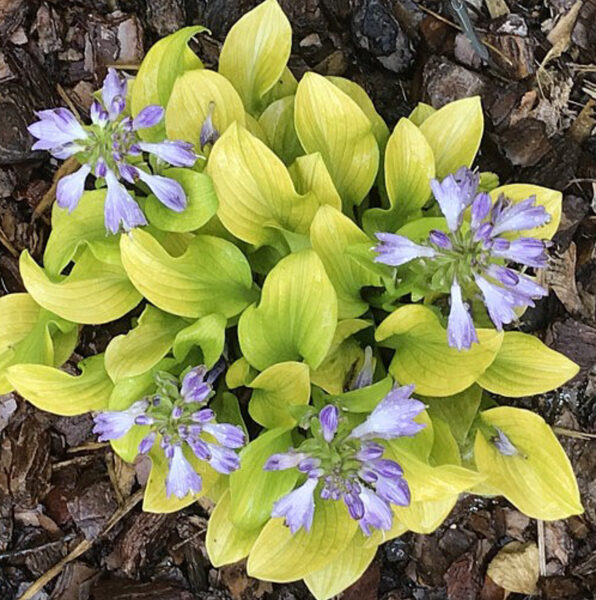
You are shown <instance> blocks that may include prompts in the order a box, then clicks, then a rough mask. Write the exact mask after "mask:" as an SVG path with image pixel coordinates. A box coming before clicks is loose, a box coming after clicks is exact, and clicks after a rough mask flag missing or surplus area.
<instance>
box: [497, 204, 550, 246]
mask: <svg viewBox="0 0 596 600" xmlns="http://www.w3.org/2000/svg"><path fill="white" fill-rule="evenodd" d="M535 202H536V196H530V197H529V198H526V199H525V200H522V201H521V202H516V203H510V204H505V202H504V201H502V202H501V203H500V204H499V210H498V211H497V214H496V215H495V217H494V218H493V226H494V229H493V235H494V236H497V235H499V234H501V233H505V232H507V231H523V230H525V229H534V228H535V227H541V226H542V225H545V224H546V223H548V222H549V221H550V215H549V214H548V212H546V209H545V208H544V206H536V205H535Z"/></svg>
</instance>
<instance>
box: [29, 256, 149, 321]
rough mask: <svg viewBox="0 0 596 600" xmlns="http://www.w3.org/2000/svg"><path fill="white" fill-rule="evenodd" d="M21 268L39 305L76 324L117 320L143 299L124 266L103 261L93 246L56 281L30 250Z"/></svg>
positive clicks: (30, 291)
mask: <svg viewBox="0 0 596 600" xmlns="http://www.w3.org/2000/svg"><path fill="white" fill-rule="evenodd" d="M20 269H21V276H22V277H23V283H24V284H25V287H26V288H27V291H28V292H29V293H30V294H31V296H32V297H33V299H34V300H35V301H36V302H37V303H38V304H40V305H41V306H43V307H44V308H46V309H47V310H50V311H52V312H54V313H56V314H57V315H59V316H60V317H62V318H63V319H67V320H69V321H73V322H75V323H82V324H85V325H86V324H99V323H107V322H109V321H114V320H115V319H118V318H120V317H121V316H123V315H125V314H126V313H127V312H128V311H130V310H132V309H133V308H134V307H135V306H136V305H137V304H138V303H139V302H140V300H141V295H140V294H139V293H138V292H137V290H135V288H134V287H133V285H132V284H131V283H130V281H129V280H128V277H127V276H126V273H125V272H124V269H123V268H122V266H121V265H115V264H108V263H104V262H100V261H98V260H97V259H96V258H95V256H94V255H93V253H92V252H91V251H90V250H89V249H87V250H85V252H84V253H83V254H82V255H81V256H80V258H79V259H78V260H77V262H76V264H75V266H74V267H73V269H72V271H71V272H70V274H69V275H67V276H65V277H56V278H55V279H56V281H53V280H52V279H50V277H49V276H48V274H46V273H45V271H44V270H43V269H42V268H41V267H39V266H38V265H37V264H36V263H35V261H34V260H33V259H32V258H31V256H30V255H29V253H28V252H27V251H25V252H23V254H21V260H20Z"/></svg>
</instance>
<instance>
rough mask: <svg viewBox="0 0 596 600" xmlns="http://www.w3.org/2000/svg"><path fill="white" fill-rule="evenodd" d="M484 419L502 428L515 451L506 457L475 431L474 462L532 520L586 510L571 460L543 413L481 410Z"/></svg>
mask: <svg viewBox="0 0 596 600" xmlns="http://www.w3.org/2000/svg"><path fill="white" fill-rule="evenodd" d="M482 421H483V422H484V423H486V424H488V425H492V426H493V427H498V428H499V429H500V430H501V431H503V433H504V434H505V435H506V436H507V437H508V438H509V440H510V441H511V443H512V444H513V445H514V446H515V447H516V448H517V450H518V451H519V454H517V455H515V456H504V455H503V454H501V453H500V452H499V451H498V450H497V448H496V446H495V445H494V444H493V443H492V442H489V441H488V440H487V439H486V438H485V437H484V435H483V433H482V432H481V430H480V429H479V430H478V431H477V433H476V443H475V446H474V460H475V461H476V466H477V467H478V470H479V471H480V472H481V473H484V474H485V475H486V476H487V481H486V482H487V484H489V485H490V486H491V487H492V488H495V489H496V490H498V491H499V493H501V494H503V496H505V498H507V500H509V501H510V502H511V503H512V504H514V505H515V506H516V507H517V508H518V509H519V510H520V511H521V512H523V513H524V514H526V515H528V516H529V517H532V518H534V519H542V520H544V521H552V520H557V519H565V518H567V517H569V516H571V515H578V514H581V513H582V512H583V511H584V509H583V507H582V505H581V500H580V496H579V490H578V488H577V482H576V480H575V476H574V475H573V469H572V467H571V464H570V462H569V459H568V458H567V455H566V454H565V451H564V450H563V448H562V447H561V445H560V444H559V441H558V440H557V438H556V437H555V435H554V434H553V432H552V430H551V428H550V427H549V426H548V425H547V424H546V423H545V422H544V420H543V419H542V418H541V417H539V416H538V415H536V414H534V413H532V412H530V411H528V410H523V409H521V408H512V407H509V406H501V407H498V408H493V409H490V410H487V411H485V412H483V413H482Z"/></svg>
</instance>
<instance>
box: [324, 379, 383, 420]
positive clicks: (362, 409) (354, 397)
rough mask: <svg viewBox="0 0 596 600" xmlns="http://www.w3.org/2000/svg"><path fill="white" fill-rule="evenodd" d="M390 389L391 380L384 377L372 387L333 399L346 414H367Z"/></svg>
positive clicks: (339, 395)
mask: <svg viewBox="0 0 596 600" xmlns="http://www.w3.org/2000/svg"><path fill="white" fill-rule="evenodd" d="M392 387H393V378H392V377H385V378H384V379H381V381H377V382H376V383H373V384H372V385H369V386H366V387H363V388H359V389H355V390H351V391H349V392H345V393H343V394H338V395H337V396H334V398H335V400H337V402H339V404H340V405H341V406H342V408H344V409H345V410H347V411H348V412H353V413H368V412H372V411H373V410H374V408H375V407H376V406H377V404H378V403H379V402H380V401H381V400H382V399H383V398H384V397H385V396H386V395H387V394H388V393H389V392H390V391H391V388H392Z"/></svg>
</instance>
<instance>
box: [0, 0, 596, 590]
mask: <svg viewBox="0 0 596 600" xmlns="http://www.w3.org/2000/svg"><path fill="white" fill-rule="evenodd" d="M255 4H256V2H253V1H248V0H146V1H141V0H138V1H137V0H128V1H127V0H121V1H118V0H79V1H71V2H63V1H62V2H61V1H59V0H55V1H48V2H40V1H39V0H0V295H1V294H4V293H8V292H14V291H20V290H22V289H23V288H22V284H21V282H20V279H19V276H18V268H17V264H18V254H19V253H20V251H21V250H23V249H25V248H26V249H28V250H29V251H30V252H31V253H32V254H33V256H34V257H35V258H37V259H39V258H40V257H41V253H42V250H43V247H44V242H45V240H46V239H47V235H48V217H47V214H42V215H41V216H40V217H39V218H36V219H34V218H33V211H34V210H35V208H36V207H37V206H38V204H39V203H40V201H41V199H42V198H43V196H44V194H45V193H46V192H47V191H48V189H49V187H50V185H51V180H52V176H53V172H54V171H55V168H56V164H55V163H54V162H52V161H50V160H48V159H47V157H46V156H43V155H36V154H33V153H31V152H30V150H29V147H30V143H31V140H30V139H29V138H28V134H27V133H26V130H25V125H26V124H27V123H28V122H31V120H32V111H33V110H34V109H40V108H44V107H48V106H52V105H58V104H63V103H64V101H65V98H68V99H69V101H70V102H72V103H73V104H74V105H75V106H76V108H77V109H78V110H79V111H80V112H81V114H83V115H85V114H86V111H87V107H88V106H89V102H90V96H91V93H92V91H93V89H94V88H95V87H97V84H98V82H100V81H101V80H102V78H103V75H104V74H105V65H108V64H113V63H118V64H129V65H135V64H138V63H139V62H140V60H141V59H142V57H143V55H144V52H145V50H146V49H147V48H148V47H149V46H150V44H151V43H152V42H153V41H155V40H156V39H157V38H158V37H160V36H162V35H165V34H167V33H169V32H171V31H173V30H175V29H177V28H179V27H180V26H182V25H184V24H190V23H196V22H198V23H201V24H203V25H206V26H207V27H209V28H210V29H211V31H212V37H209V36H204V37H201V40H200V41H199V46H200V47H199V48H198V50H199V52H200V54H201V56H202V58H204V59H205V60H206V62H207V64H208V66H213V65H215V64H216V57H217V54H218V48H219V46H220V42H221V40H222V39H223V37H224V35H225V33H226V31H227V30H228V29H229V27H230V26H231V24H232V23H233V22H234V21H235V20H236V19H237V18H238V17H239V16H240V15H241V14H243V13H244V12H246V11H247V10H248V9H250V8H252V6H254V5H255ZM281 4H282V6H283V7H284V9H285V10H286V12H287V14H288V16H289V17H290V19H291V21H292V24H293V27H294V53H293V55H292V59H291V63H290V64H291V67H292V69H293V70H294V72H295V73H296V75H297V76H299V75H300V74H301V73H302V72H304V71H305V70H306V69H315V70H317V71H319V72H321V73H323V74H334V75H345V76H348V77H351V78H353V79H355V80H356V81H357V82H359V83H360V84H362V85H363V86H364V87H365V88H366V89H367V91H368V92H369V93H370V95H371V96H372V97H373V99H374V101H375V104H376V106H377V108H378V110H379V111H380V112H381V113H382V114H383V116H384V117H385V119H386V121H387V123H388V124H389V125H390V126H391V127H392V126H393V125H394V124H395V122H396V121H397V119H398V118H399V117H400V116H403V115H405V114H407V113H408V112H409V111H410V110H411V108H412V107H413V105H414V104H415V102H416V101H418V100H425V101H428V102H431V103H432V104H433V105H435V106H440V105H442V104H444V103H445V102H448V101H450V100H453V99H455V98H458V97H461V96H464V95H471V94H481V95H482V97H483V103H484V107H485V112H486V122H487V131H486V134H485V138H484V141H483V145H482V150H481V156H480V165H481V167H482V169H490V170H494V171H497V172H498V173H499V174H500V175H501V179H502V181H503V182H507V181H509V180H516V181H526V182H533V183H538V184H542V185H546V186H549V187H553V188H556V189H559V190H562V191H563V192H564V204H563V208H564V218H563V222H562V226H561V231H560V232H559V234H558V235H557V237H556V239H555V241H556V245H555V247H554V248H553V250H552V259H553V264H554V267H553V269H552V270H551V271H550V273H549V275H548V276H547V279H548V283H549V284H550V287H551V290H552V291H551V294H550V296H549V297H548V298H547V299H545V300H544V301H542V302H540V303H539V305H538V306H537V308H536V309H535V310H533V311H531V312H529V313H528V314H527V315H526V317H525V318H524V323H523V325H522V327H523V329H524V330H525V331H532V332H535V333H536V334H537V335H539V336H540V337H541V338H542V339H544V340H545V341H546V342H547V343H548V344H549V345H551V346H552V347H554V348H556V349H557V350H559V351H561V352H563V353H565V354H567V355H568V356H570V357H571V358H573V359H574V360H575V361H577V362H578V363H579V364H580V365H581V366H582V372H581V374H580V375H579V376H578V377H577V378H576V380H575V381H574V382H571V383H570V384H569V385H568V386H566V387H565V388H564V389H562V390H560V391H558V392H556V393H551V394H547V395H545V396H541V397H537V398H527V399H522V400H521V401H518V402H516V405H519V406H523V407H528V408H532V409H534V410H536V411H537V412H539V413H540V414H542V415H543V416H544V417H545V418H546V419H547V420H548V421H549V423H551V424H553V425H556V426H558V427H562V428H566V429H571V430H575V431H583V432H592V433H594V432H596V373H595V370H594V364H595V363H596V323H595V322H594V313H595V311H594V307H595V295H596V275H595V273H596V254H595V249H594V244H595V237H596V236H595V233H596V216H595V211H596V202H595V200H594V196H595V190H596V184H595V178H596V137H594V135H591V131H593V127H594V121H593V120H592V118H591V117H590V114H589V113H590V110H591V108H592V106H593V104H594V100H595V99H596V83H595V82H596V66H595V63H596V2H595V1H594V0H584V1H583V3H582V2H579V3H577V7H576V9H575V10H578V9H579V12H578V13H572V15H577V18H575V17H574V18H571V17H569V16H568V17H567V18H565V17H564V16H563V17H561V15H565V14H566V13H567V11H569V9H570V8H571V7H572V6H573V5H574V4H576V3H575V1H574V0H536V1H534V0H526V1H523V2H512V1H510V0H508V1H507V4H509V6H510V7H511V8H512V9H514V12H515V14H510V15H509V16H506V15H503V16H501V17H496V18H492V19H491V18H490V15H489V10H488V8H487V7H490V9H491V10H493V11H494V10H495V7H497V8H498V7H499V6H501V7H502V6H503V5H504V2H502V1H499V2H498V1H497V0H487V1H486V2H483V1H482V0H474V1H472V2H470V4H471V5H472V6H471V13H472V17H473V19H474V20H475V21H476V23H477V26H478V27H479V29H480V30H481V31H483V32H484V33H485V39H486V40H487V41H488V42H489V43H490V44H491V45H492V46H493V47H494V48H496V49H497V51H498V52H496V51H491V56H492V63H493V64H492V65H491V66H490V67H487V66H483V67H482V66H481V65H480V64H479V61H478V59H477V57H476V56H475V54H474V53H473V52H472V50H471V48H470V44H469V42H468V40H467V38H466V37H465V36H463V35H462V34H458V31H457V29H455V28H454V27H453V26H452V25H450V24H449V23H446V22H445V21H444V20H442V19H440V18H437V17H435V16H432V15H431V14H430V13H429V12H428V10H423V8H426V9H430V10H431V11H433V12H437V13H440V14H441V15H443V18H446V19H447V20H449V21H453V15H452V14H451V13H450V12H449V10H448V6H447V5H448V2H443V3H441V2H435V1H430V0H429V1H428V2H423V3H420V4H423V5H424V7H420V6H419V3H415V2H413V1H412V0H397V1H390V0H281ZM567 14H568V13H567ZM493 16H494V12H493ZM561 18H562V19H563V20H562V22H561ZM555 22H558V23H559V25H557V27H556V28H555V29H554V30H553V26H554V24H555ZM549 32H550V33H549ZM547 36H548V37H547ZM553 46H554V48H555V50H556V51H555V52H553V51H552V50H551V48H552V47H553ZM549 50H551V53H550V54H551V55H554V56H553V60H552V61H549V62H548V64H547V66H546V68H545V70H542V71H541V72H540V73H537V71H538V66H539V64H540V63H542V61H543V60H544V59H545V57H547V53H549ZM115 327H118V325H116V326H115ZM113 334H114V331H112V332H108V331H107V328H106V327H102V328H101V330H99V329H92V328H86V329H85V330H84V332H83V336H82V341H81V345H80V346H79V348H78V349H77V352H78V353H80V355H82V356H84V355H88V354H94V353H96V352H98V351H101V350H102V349H103V348H104V347H105V345H106V343H107V342H108V341H109V338H110V337H111V336H112V335H113ZM90 432H91V420H90V418H89V417H86V416H85V417H80V418H75V419H72V418H70V419H64V418H58V417H54V416H51V415H48V414H45V413H41V412H39V411H37V410H35V409H33V408H32V407H30V406H28V405H26V404H24V403H23V402H22V401H20V399H18V398H16V397H14V396H12V395H9V396H5V397H0V598H2V600H12V599H13V598H17V597H19V596H20V595H21V594H23V593H24V591H25V590H26V589H27V588H28V587H29V586H30V584H31V583H32V582H33V581H35V580H37V578H39V577H41V576H43V574H44V573H46V572H47V571H48V570H49V569H50V568H51V567H52V566H53V565H55V564H56V563H58V561H60V560H61V559H62V558H63V557H64V556H66V555H67V554H68V553H69V552H72V551H73V550H75V549H78V550H85V549H86V548H87V546H85V544H86V542H85V540H86V539H88V540H91V541H93V540H96V539H97V537H98V536H100V537H99V539H97V541H95V542H94V543H93V544H89V546H92V547H91V549H89V550H88V551H87V552H86V553H85V554H82V555H81V556H79V557H77V558H76V559H75V560H72V561H70V562H69V564H68V566H66V568H64V569H63V570H62V571H61V572H60V574H59V575H58V576H57V577H56V578H55V579H53V580H51V583H50V584H49V585H47V586H46V587H45V588H44V589H43V590H42V591H40V592H39V594H38V595H36V596H35V598H36V599H37V600H45V599H47V598H51V599H52V600H133V599H134V600H157V599H159V600H174V599H176V600H178V599H181V600H192V599H203V600H211V599H214V600H215V599H219V598H233V599H234V600H240V599H244V600H251V599H253V598H266V599H269V598H272V599H273V598H274V599H280V600H282V599H283V600H293V599H298V600H300V599H303V598H304V599H306V598H309V597H310V596H309V594H308V592H307V591H306V589H305V588H304V587H303V586H302V585H291V586H271V585H269V584H263V583H259V582H255V581H251V580H248V579H247V578H246V576H245V575H244V572H243V570H242V568H241V567H240V566H232V567H229V568H223V569H213V568H211V567H210V565H209V563H208V561H207V559H206V556H205V551H204V546H203V539H204V531H205V525H206V513H205V512H204V511H203V509H202V508H201V507H199V506H198V505H197V506H194V507H191V508H189V509H186V510H185V511H183V512H181V513H179V514H176V515H150V514H143V513H141V512H140V510H139V507H138V504H137V505H135V506H133V505H134V501H135V500H136V499H137V498H138V494H137V496H135V495H134V494H135V493H136V491H137V490H138V489H139V482H142V481H143V480H144V479H145V478H146V476H147V473H146V465H145V464H142V463H141V464H139V465H137V466H136V468H134V469H133V468H131V467H129V466H127V465H124V464H123V463H121V462H120V461H119V460H117V459H115V457H114V456H113V455H112V454H111V453H110V451H109V450H108V448H107V447H106V446H105V445H99V444H94V443H93V436H92V435H91V433H90ZM561 440H562V442H563V444H564V445H565V447H566V450H567V451H568V453H569V456H570V457H571V460H572V462H573V464H574V467H575V470H576V472H577V474H578V479H579V483H580V488H581V491H582V495H583V500H584V503H585V506H586V513H585V515H583V516H581V517H576V518H572V519H569V520H568V521H566V522H556V523H552V524H547V525H546V527H545V535H544V540H545V547H546V558H547V564H546V574H547V576H546V577H543V578H541V580H540V584H539V586H540V589H541V591H542V595H543V597H545V598H552V599H558V598H561V599H566V600H572V599H578V600H580V599H581V600H583V599H588V598H592V597H593V593H594V590H596V477H595V476H596V453H595V452H594V442H593V441H589V440H586V439H581V438H577V437H568V436H561ZM131 498H132V500H131ZM127 510H129V512H126V511H127ZM114 514H115V515H116V518H114V519H112V521H110V517H111V516H112V515H114ZM116 521H117V522H116ZM114 523H115V524H114ZM112 524H113V527H112V528H110V529H109V531H107V532H106V531H105V529H106V528H108V527H109V526H110V525H112ZM536 535H537V534H536V523H535V522H533V521H530V520H529V519H527V518H526V517H524V516H523V515H521V514H520V513H519V512H517V511H516V510H515V509H513V508H512V507H511V506H509V505H508V504H507V503H506V502H505V501H499V500H496V501H494V500H482V499H473V498H464V499H462V500H461V502H460V503H459V504H458V506H457V507H456V508H455V510H454V511H453V514H452V515H451V516H450V517H449V518H448V520H447V521H446V523H445V525H444V526H443V527H441V528H440V529H439V530H438V531H437V532H435V533H434V534H433V535H432V536H418V535H412V534H409V535H406V536H404V537H403V538H402V539H400V540H395V541H394V542H392V543H390V544H388V545H386V546H384V547H382V548H381V549H380V550H379V553H378V556H377V558H376V560H375V562H374V563H373V565H372V566H371V568H370V569H369V570H368V571H367V573H366V574H365V576H364V577H363V579H362V580H361V581H360V582H359V583H358V584H356V586H354V588H352V589H351V590H349V591H348V592H346V594H345V595H344V598H346V599H350V600H354V599H356V598H357V599H358V600H375V599H377V598H383V599H387V600H389V599H391V600H412V599H416V600H423V599H424V600H426V599H428V600H431V599H433V600H434V599H442V598H449V600H474V599H477V598H479V599H482V600H501V599H502V598H504V597H505V595H504V591H503V589H502V588H500V587H498V586H496V585H495V584H494V583H492V582H491V581H490V579H488V578H487V577H486V575H485V573H486V566H487V564H488V562H489V561H490V560H491V558H492V557H493V556H494V555H495V554H496V552H497V551H498V550H499V548H501V547H502V546H503V545H504V544H505V543H507V542H509V541H511V540H519V541H532V540H535V539H536ZM81 544H82V545H81ZM522 597H523V596H522V595H516V594H513V595H512V596H510V598H517V599H519V598H522Z"/></svg>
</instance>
